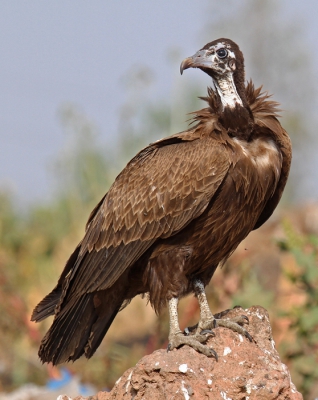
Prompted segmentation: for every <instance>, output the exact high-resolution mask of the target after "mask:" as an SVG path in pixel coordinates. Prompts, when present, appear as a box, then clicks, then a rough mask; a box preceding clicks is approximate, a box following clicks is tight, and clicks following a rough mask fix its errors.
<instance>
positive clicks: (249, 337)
mask: <svg viewBox="0 0 318 400" xmlns="http://www.w3.org/2000/svg"><path fill="white" fill-rule="evenodd" d="M245 336H246V337H247V339H248V340H249V341H250V342H253V338H252V336H251V335H250V334H249V333H248V332H247V331H246V332H245Z"/></svg>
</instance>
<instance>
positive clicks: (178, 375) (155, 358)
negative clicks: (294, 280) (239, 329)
mask: <svg viewBox="0 0 318 400" xmlns="http://www.w3.org/2000/svg"><path fill="white" fill-rule="evenodd" d="M241 314H244V315H246V316H247V317H248V318H249V321H250V323H249V326H248V331H249V333H250V334H251V335H252V336H253V339H254V342H252V343H251V342H250V341H249V340H248V339H247V338H245V337H244V338H243V337H242V336H241V335H239V334H238V333H235V332H232V331H230V330H228V329H226V328H216V329H215V330H214V331H215V337H212V338H210V339H209V341H208V345H209V346H211V347H213V348H214V350H216V351H217V353H218V356H219V360H218V361H216V360H215V359H214V358H208V357H206V356H204V355H202V354H199V353H197V352H196V351H194V350H193V349H192V348H190V347H188V346H184V347H182V348H181V349H179V350H173V351H171V352H167V351H166V350H157V351H155V352H154V353H153V354H150V355H148V356H145V357H143V358H142V359H141V360H140V361H139V362H138V363H137V365H136V366H134V367H133V368H130V369H129V370H127V371H126V372H125V373H124V374H123V376H122V377H121V378H119V379H118V381H117V382H116V384H115V386H114V388H113V389H112V391H111V392H110V393H106V392H99V393H98V394H97V395H96V396H93V397H89V399H91V400H114V399H129V400H130V399H131V400H139V399H151V400H159V399H161V400H162V399H174V400H179V399H180V400H191V399H195V400H201V399H221V400H222V399H223V400H239V399H240V400H243V399H244V400H254V399H258V400H265V399H266V400H270V399H275V400H283V399H284V400H287V399H288V400H289V399H290V400H300V399H302V395H301V394H300V393H299V392H297V390H296V388H295V386H294V384H293V383H292V382H291V378H290V374H289V371H288V369H287V367H286V366H285V365H284V364H283V363H282V362H281V360H280V358H279V355H278V353H277V351H276V349H275V343H274V341H273V338H272V332H271V326H270V323H269V317H268V314H267V311H266V310H265V309H264V308H262V307H259V306H254V307H251V308H249V309H247V310H242V309H241V308H235V309H233V310H231V311H230V312H229V313H228V314H227V315H226V316H224V318H227V317H229V316H235V315H241ZM61 397H62V396H61ZM63 398H64V399H67V398H68V397H66V396H64V397H63ZM80 399H83V398H82V397H77V398H76V400H80Z"/></svg>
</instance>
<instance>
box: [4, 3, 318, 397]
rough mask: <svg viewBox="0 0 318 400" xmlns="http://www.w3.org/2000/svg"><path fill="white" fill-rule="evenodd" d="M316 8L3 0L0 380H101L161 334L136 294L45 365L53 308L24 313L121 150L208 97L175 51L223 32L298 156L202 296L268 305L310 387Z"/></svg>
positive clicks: (158, 321)
mask: <svg viewBox="0 0 318 400" xmlns="http://www.w3.org/2000/svg"><path fill="white" fill-rule="evenodd" d="M317 14H318V3H317V2H316V1H315V0H307V1H304V2H299V1H297V0H280V1H274V0H266V1H264V0H253V1H249V0H241V1H240V2H238V1H236V0H223V1H222V2H220V1H217V0H214V1H211V0H210V1H207V0H198V1H196V2H189V3H185V2H183V1H181V0H174V1H167V0H162V1H161V2H150V1H148V0H136V1H134V2H132V1H129V0H122V1H120V2H115V1H112V2H111V1H102V0H94V1H93V2H87V1H84V0H64V1H61V0H56V1H54V2H43V1H40V0H33V1H32V2H23V1H19V0H16V1H5V0H0V53H1V62H0V88H1V96H0V108H1V113H0V135H1V145H0V171H1V174H0V284H1V289H0V392H3V393H5V392H6V393H9V392H11V393H15V392H14V390H17V389H18V388H21V387H25V386H24V385H26V384H29V386H30V384H34V385H37V387H44V386H45V385H46V387H47V388H49V387H50V385H52V382H55V383H56V382H62V381H63V379H66V378H67V377H66V378H65V374H66V375H67V376H69V379H73V378H74V377H76V379H77V381H78V382H79V381H81V382H82V383H83V384H86V386H85V387H86V389H87V387H88V386H87V384H91V385H94V389H92V390H93V391H94V390H95V391H96V390H100V389H104V390H105V389H107V388H111V387H112V385H113V384H114V382H115V381H116V380H117V379H118V378H119V377H120V375H121V374H122V373H123V372H124V370H126V369H127V368H129V367H130V366H132V365H133V364H135V363H136V362H137V361H138V360H139V359H140V358H141V357H142V356H143V355H145V354H149V353H150V352H152V351H154V350H155V349H157V348H160V347H165V346H166V345H167V341H166V340H167V333H168V320H167V315H166V313H163V314H162V315H161V316H160V317H159V318H158V317H157V316H156V315H155V314H154V312H153V311H152V309H151V308H150V307H149V306H148V305H147V304H146V301H145V300H142V299H139V298H138V299H135V300H134V301H133V302H132V304H131V305H130V306H129V307H127V308H126V309H125V310H124V311H123V312H121V313H120V314H119V315H118V317H117V318H116V320H115V322H114V324H113V326H112V327H111V329H110V331H109V333H108V335H107V336H106V338H105V340H104V341H103V344H102V345H101V346H100V348H99V349H98V351H97V352H96V354H95V356H94V357H93V358H92V359H91V360H89V361H87V360H85V359H83V360H79V361H77V362H76V363H75V364H70V365H66V366H64V367H66V368H67V369H61V368H51V367H48V366H45V365H44V366H43V365H41V363H40V362H39V359H38V356H37V349H38V346H39V343H40V340H41V338H42V336H43V334H44V333H45V332H46V330H47V328H48V327H49V325H50V324H51V319H50V320H48V321H45V322H43V323H41V324H34V323H31V322H29V320H30V314H31V312H32V309H33V307H34V306H35V305H36V304H37V302H38V301H39V300H41V299H42V297H43V296H44V295H45V294H47V293H48V292H49V291H50V290H51V289H52V288H53V286H54V285H55V282H56V280H57V278H58V276H59V274H60V273H61V271H62V269H63V267H64V264H65V261H66V260H67V258H68V256H69V255H70V253H71V252H72V250H73V249H74V247H75V246H76V245H77V243H78V241H79V240H80V239H81V238H82V235H83V233H84V226H85V222H86V220H87V218H88V215H89V213H90V211H91V210H92V208H93V207H94V206H95V204H96V203H97V202H98V201H99V200H100V198H101V197H102V195H103V194H104V193H105V192H106V191H107V189H108V187H109V186H110V184H111V183H112V181H113V180H114V178H115V177H116V175H117V174H118V173H119V172H120V170H121V169H122V168H123V167H124V166H125V164H126V163H127V162H128V161H129V159H130V158H131V157H132V156H133V155H134V154H135V153H136V152H137V151H138V150H140V149H141V148H142V147H144V146H146V145H147V144H148V143H150V142H152V141H154V140H157V139H160V138H162V137H164V136H167V135H169V134H172V133H176V132H178V131H182V130H184V129H186V128H187V124H188V122H187V120H188V118H189V116H187V115H186V114H187V113H188V112H191V111H195V110H197V109H199V108H202V107H204V106H205V105H204V103H203V102H202V101H201V100H199V99H198V96H200V95H201V96H204V95H205V94H206V87H207V86H208V85H210V84H211V82H210V80H209V78H208V76H206V75H205V74H203V73H202V72H201V71H199V70H189V71H185V73H184V75H183V76H182V77H181V76H180V73H179V65H180V62H181V61H182V60H183V59H184V58H185V57H187V56H190V55H192V54H193V53H195V52H196V51H197V50H198V49H199V48H201V47H202V46H203V45H205V44H206V43H207V42H209V41H212V40H214V39H217V38H219V37H229V38H231V39H232V40H234V41H235V42H237V43H238V44H239V46H240V48H241V50H242V51H243V53H244V56H245V64H246V79H250V78H252V79H253V81H254V83H255V85H256V86H260V85H263V86H264V90H266V91H268V92H269V93H273V94H274V97H273V98H274V100H276V101H279V102H280V103H281V108H282V112H281V116H282V118H281V122H282V125H283V126H284V127H285V128H286V130H287V131H288V133H289V134H290V136H291V138H292V142H293V164H292V172H291V176H290V179H289V182H288V186H287V188H286V191H285V195H284V198H283V200H282V202H281V204H280V206H279V209H278V210H277V211H276V212H275V214H274V216H273V217H272V218H271V219H270V221H269V222H267V223H266V224H265V226H263V227H262V228H261V229H259V230H258V231H256V232H254V233H252V234H251V235H250V236H249V237H248V238H247V239H246V240H245V241H244V243H242V245H241V246H240V247H239V248H238V249H237V251H236V252H235V253H234V255H233V256H232V257H231V258H230V259H229V260H228V262H227V264H226V266H225V267H223V268H222V269H219V270H218V271H217V273H216V274H215V276H214V278H213V280H212V283H211V284H210V286H209V301H210V304H211V308H212V310H214V311H215V312H217V311H221V310H223V309H225V308H228V307H232V306H234V305H235V304H240V305H241V306H243V307H249V306H252V305H257V304H259V305H262V306H264V307H265V308H267V310H268V311H269V313H270V317H271V322H272V326H273V334H274V339H275V341H276V346H277V349H278V351H279V353H280V356H281V358H282V360H283V361H284V362H285V363H286V364H287V366H288V368H289V369H290V371H291V375H292V380H293V382H294V383H295V384H296V386H297V388H298V390H299V391H301V392H302V393H303V394H304V398H305V399H314V398H315V397H317V396H318V369H317V363H318V268H317V262H318V173H317V171H318V158H317V156H316V153H317V149H318V147H317V145H318V135H317V133H316V126H317V113H316V112H315V110H316V109H317V106H318V96H317V84H316V82H317V66H318V52H317V51H316V49H317V45H316V42H317V39H318V25H317V23H316V19H317ZM197 318H198V307H197V302H196V301H195V299H194V298H193V297H189V298H187V299H184V300H183V301H182V302H181V321H180V322H181V325H182V328H184V327H185V326H188V325H190V324H193V323H195V322H196V321H197ZM74 379H75V378H74ZM57 385H58V383H57ZM53 386H54V385H53ZM83 387H84V386H82V385H79V384H78V385H77V389H76V390H78V392H81V393H87V392H85V388H84V389H83ZM51 389H52V388H51ZM83 391H84V392H83ZM69 394H70V393H69ZM1 396H2V397H1ZM19 396H20V397H19ZM24 396H25V397H22V394H21V393H20V395H18V397H16V398H17V399H22V398H25V399H26V398H30V399H31V398H35V395H34V397H31V395H29V397H26V396H27V395H26V394H24ZM0 398H3V399H4V398H6V399H9V398H12V399H13V398H14V397H13V394H12V396H11V397H8V396H5V395H4V394H2V395H1V394H0ZM46 398H48V397H46Z"/></svg>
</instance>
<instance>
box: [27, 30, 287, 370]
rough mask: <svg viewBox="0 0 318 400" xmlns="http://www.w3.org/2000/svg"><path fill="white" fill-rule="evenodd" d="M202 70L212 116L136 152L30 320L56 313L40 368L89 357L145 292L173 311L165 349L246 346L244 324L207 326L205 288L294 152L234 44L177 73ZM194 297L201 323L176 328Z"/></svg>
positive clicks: (197, 117)
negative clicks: (228, 341) (224, 334)
mask: <svg viewBox="0 0 318 400" xmlns="http://www.w3.org/2000/svg"><path fill="white" fill-rule="evenodd" d="M187 68H199V69H201V70H202V71H204V72H205V73H206V74H208V75H209V76H210V77H211V78H212V81H213V85H214V88H213V89H211V88H209V89H208V95H207V97H205V98H204V100H205V101H206V102H207V107H206V108H204V109H202V110H200V111H197V112H196V113H194V117H193V123H192V124H191V125H190V128H189V129H188V130H186V131H184V132H181V133H177V134H175V135H172V136H170V137H167V138H164V139H161V140H158V141H157V142H155V143H153V144H150V145H149V146H147V147H146V148H144V149H143V150H141V151H140V152H139V153H138V154H137V155H136V156H135V157H134V158H133V159H132V160H131V161H130V162H129V163H128V164H127V166H126V167H125V168H124V169H123V171H122V172H121V173H120V174H119V175H118V176H117V178H116V180H115V182H114V183H113V185H112V186H111V187H110V189H109V191H108V192H107V193H106V195H105V196H104V197H103V198H102V200H101V201H100V202H99V203H98V204H97V206H96V207H95V208H94V210H93V211H92V213H91V214H90V217H89V219H88V222H87V225H86V231H85V235H84V238H83V239H82V241H81V242H80V243H79V245H78V246H77V247H76V249H75V251H74V252H73V254H72V255H71V256H70V258H69V260H68V261H67V263H66V265H65V268H64V270H63V272H62V274H61V276H60V278H59V280H58V283H57V285H56V287H55V288H54V289H53V291H52V292H51V293H49V294H48V295H47V296H46V297H45V298H44V299H43V300H42V301H41V302H40V303H39V304H38V305H37V306H36V307H35V309H34V311H33V314H32V320H33V321H41V320H43V319H44V318H47V317H48V316H49V315H54V320H53V324H52V326H51V327H50V329H49V330H48V332H47V333H46V335H45V336H44V338H43V339H42V342H41V345H40V349H39V356H40V358H41V360H42V362H52V363H53V364H59V363H62V362H65V361H70V360H72V361H75V360H76V359H78V358H79V357H81V356H82V355H83V354H84V355H85V356H86V357H87V358H90V357H91V356H92V355H93V354H94V352H95V351H96V349H97V348H98V346H99V345H100V343H101V341H102V339H103V337H104V336H105V334H106V332H107V331H108V329H109V327H110V325H111V323H112V322H113V320H114V318H115V317H116V315H117V313H118V312H119V311H120V310H121V309H122V308H123V307H125V306H126V305H127V304H128V303H129V301H130V300H131V299H132V298H133V297H135V296H137V295H139V294H144V293H146V294H148V297H149V301H150V303H151V305H152V306H153V308H154V309H155V311H156V312H159V311H160V310H161V309H162V307H164V306H165V305H166V304H167V303H168V307H169V315H170V332H169V347H168V348H169V349H173V348H178V347H180V346H182V345H189V346H191V347H193V348H194V349H195V350H197V351H198V352H201V353H203V354H205V355H207V356H215V357H216V356H217V355H216V353H215V352H214V350H213V349H211V348H210V347H208V346H207V345H206V344H205V342H206V340H207V337H208V336H209V333H211V329H213V328H214V327H216V326H225V327H227V328H229V329H232V330H234V331H236V332H239V333H240V334H242V335H244V336H245V337H247V338H248V339H250V340H251V336H250V335H249V333H248V332H247V330H246V329H245V327H244V324H245V323H246V322H247V321H246V320H247V318H246V317H244V316H242V318H238V319H236V320H229V319H221V318H217V317H214V316H213V314H212V312H211V310H210V308H209V305H208V303H207V299H206V294H205V286H206V285H207V284H208V283H209V282H210V280H211V278H212V276H213V273H214V271H215V270H216V268H217V266H218V265H219V264H222V263H224V262H225V260H226V259H227V258H228V257H229V256H230V255H231V254H232V253H233V251H234V250H235V249H236V247H237V246H238V245H239V243H240V242H241V241H242V240H243V239H244V238H245V237H246V236H247V235H248V234H249V233H250V232H251V231H252V230H254V229H257V228H259V227H260V226H261V225H262V224H263V223H264V222H265V221H266V220H267V219H268V218H269V217H270V216H271V214H272V213H273V211H274V210H275V208H276V206H277V204H278V202H279V200H280V198H281V195H282V193H283V190H284V187H285V184H286V180H287V177H288V173H289V168H290V163H291V144H290V139H289V137H288V135H287V133H286V131H285V130H284V129H283V128H282V127H281V125H280V123H279V121H278V120H277V106H278V103H276V102H274V101H272V100H270V99H269V97H270V96H269V95H268V94H266V93H265V94H264V93H261V88H258V89H254V86H253V84H252V82H249V83H247V84H245V73H244V59H243V54H242V52H241V51H240V49H239V47H238V46H237V45H236V44H235V43H234V42H232V41H231V40H229V39H224V38H222V39H218V40H215V41H213V42H210V43H208V44H207V45H205V46H204V47H203V48H202V49H201V50H199V51H198V52H197V53H195V54H194V55H193V56H192V57H189V58H186V59H185V60H183V61H182V63H181V67H180V70H181V73H182V72H183V71H184V70H185V69H187ZM192 292H193V293H194V294H195V295H196V297H197V299H198V302H199V305H200V319H199V322H198V324H197V326H196V329H194V330H193V331H191V332H190V334H186V333H183V332H182V331H181V330H180V327H179V322H178V301H179V299H180V298H181V297H183V296H185V295H187V294H189V293H192Z"/></svg>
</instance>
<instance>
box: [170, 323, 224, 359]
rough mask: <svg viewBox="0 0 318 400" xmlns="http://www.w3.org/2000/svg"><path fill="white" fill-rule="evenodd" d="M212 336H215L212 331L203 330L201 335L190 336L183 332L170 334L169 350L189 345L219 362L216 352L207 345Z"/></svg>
mask: <svg viewBox="0 0 318 400" xmlns="http://www.w3.org/2000/svg"><path fill="white" fill-rule="evenodd" d="M211 335H212V336H214V334H213V332H212V331H210V330H203V331H202V332H200V333H195V334H191V335H188V336H186V335H184V334H183V333H182V332H178V333H175V334H170V335H169V345H168V349H167V350H168V351H170V350H173V349H177V348H179V347H181V346H183V345H188V346H190V347H192V348H193V349H194V350H196V351H197V352H198V353H202V354H204V355H206V356H207V357H214V358H215V359H216V360H218V355H217V353H216V351H215V350H213V349H211V348H210V347H208V346H207V345H206V344H205V343H206V341H207V340H208V339H209V337H210V336H211Z"/></svg>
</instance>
